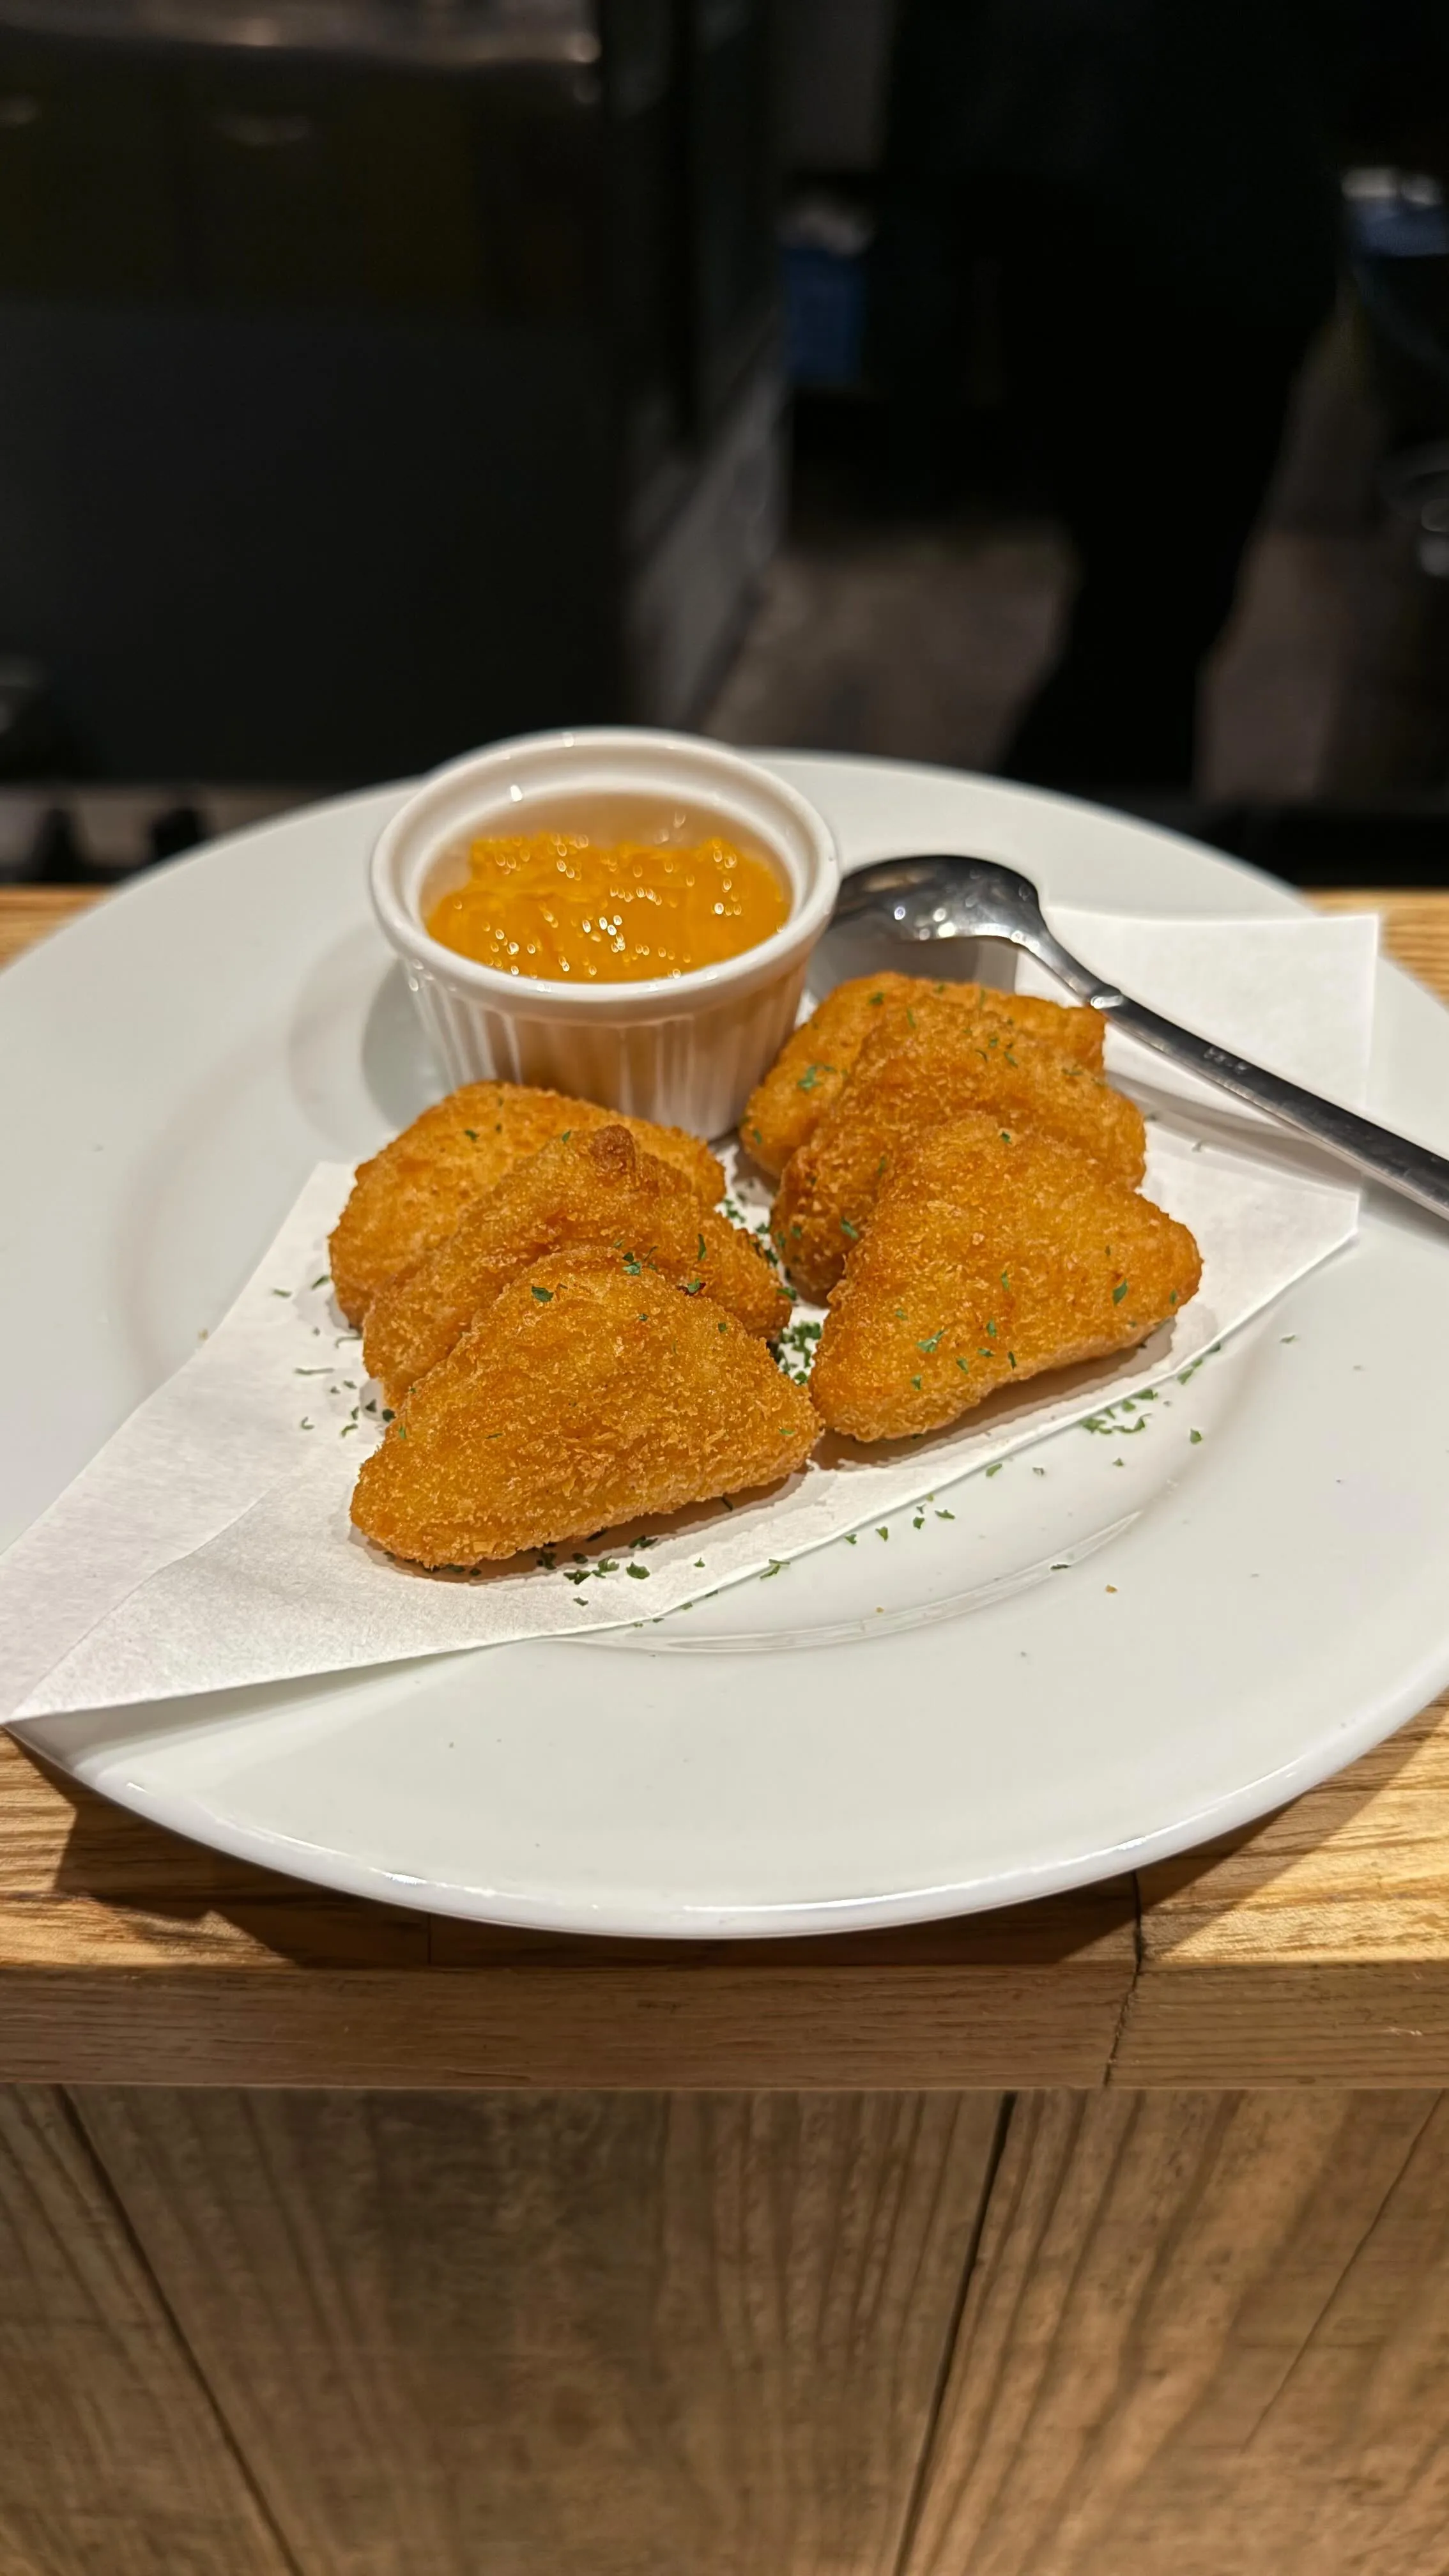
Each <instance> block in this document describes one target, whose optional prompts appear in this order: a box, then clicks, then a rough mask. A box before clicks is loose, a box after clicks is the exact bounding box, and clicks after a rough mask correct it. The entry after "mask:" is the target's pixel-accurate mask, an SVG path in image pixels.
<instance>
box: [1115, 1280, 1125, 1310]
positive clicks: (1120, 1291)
mask: <svg viewBox="0 0 1449 2576" xmlns="http://www.w3.org/2000/svg"><path fill="white" fill-rule="evenodd" d="M1126 1294H1127V1282H1126V1280H1125V1279H1123V1280H1121V1281H1120V1282H1119V1283H1118V1285H1117V1286H1116V1287H1115V1288H1114V1289H1113V1291H1112V1303H1113V1305H1114V1306H1120V1305H1121V1303H1122V1300H1123V1298H1124V1297H1125V1296H1126Z"/></svg>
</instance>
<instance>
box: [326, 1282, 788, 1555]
mask: <svg viewBox="0 0 1449 2576" xmlns="http://www.w3.org/2000/svg"><path fill="white" fill-rule="evenodd" d="M819 1431H820V1425H819V1422H818V1421H817V1419H816V1415H815V1411H814V1407H813V1406H812V1404H811V1402H810V1398H809V1396H808V1395H807V1394H806V1393H805V1391H804V1389H803V1388H801V1387H798V1386H796V1385H794V1384H793V1383H792V1381H791V1380H790V1379H789V1378H787V1377H786V1376H784V1374H783V1373H782V1371H781V1370H779V1369H778V1368H777V1367H776V1366H775V1363H774V1361H773V1360H772V1358H771V1357H770V1353H769V1351H768V1349H767V1348H766V1346H765V1344H764V1343H763V1342H762V1341H760V1340H759V1339H758V1338H757V1337H756V1336H755V1335H754V1334H752V1333H747V1332H746V1331H745V1329H744V1326H743V1325H742V1324H741V1323H739V1321H738V1320H737V1318H736V1317H735V1316H733V1315H730V1314H727V1313H726V1311H725V1309H724V1308H723V1307H722V1306H717V1305H716V1304H715V1302H714V1300H713V1298H710V1297H704V1296H698V1297H686V1296H685V1295H684V1294H683V1293H682V1291H681V1290H680V1289H678V1288H674V1287H671V1286H670V1285H668V1283H667V1282H665V1281H664V1280H661V1279H659V1278H657V1277H652V1276H649V1275H647V1274H646V1275H645V1276H644V1277H642V1278H640V1277H636V1276H635V1275H634V1274H633V1272H632V1271H631V1269H630V1268H629V1266H628V1265H627V1264H626V1263H625V1262H624V1261H622V1260H620V1259H619V1258H617V1257H616V1256H610V1258H609V1259H608V1260H607V1262H602V1261H600V1259H599V1257H598V1256H597V1255H596V1254H593V1253H564V1254H554V1255H553V1256H552V1257H551V1258H550V1259H548V1260H546V1261H541V1262H538V1263H535V1264H534V1265H532V1266H531V1267H530V1268H529V1270H528V1271H527V1272H526V1273H525V1274H524V1276H523V1277H521V1278H519V1279H516V1280H515V1281H514V1282H513V1283H512V1285H511V1286H510V1287H508V1288H505V1289H504V1291H503V1294H502V1295H501V1296H500V1297H498V1298H497V1299H495V1301H494V1303H493V1304H492V1305H491V1306H490V1307H489V1309H488V1311H487V1313H486V1314H485V1315H484V1316H482V1317H481V1319H480V1320H479V1322H478V1323H476V1324H474V1325H472V1326H471V1327H470V1329H469V1330H468V1331H467V1332H466V1333H465V1334H464V1335H463V1337H462V1339H461V1341H459V1342H458V1343H457V1344H456V1345H455V1346H454V1348H453V1350H452V1351H451V1352H450V1353H449V1355H448V1357H447V1359H445V1360H444V1361H443V1362H442V1364H441V1366H440V1367H438V1368H435V1369H432V1370H430V1371H429V1373H428V1375H427V1376H426V1377H425V1378H423V1379H422V1380H421V1381H420V1382H419V1384H418V1385H417V1386H415V1387H414V1389H413V1391H412V1393H411V1394H410V1395H409V1396H408V1397H407V1398H406V1400H405V1401H404V1403H403V1404H402V1406H401V1407H400V1408H399V1411H398V1414H397V1419H396V1420H395V1421H394V1422H393V1424H392V1425H391V1427H390V1429H389V1431H388V1433H387V1436H386V1438H385V1439H384V1441H383V1443H382V1446H381V1448H379V1449H377V1450H375V1451H374V1453H373V1455H372V1456H371V1457H370V1458H368V1459H366V1460H365V1461H364V1463H363V1467H362V1471H361V1473H360V1475H359V1477H358V1479H357V1486H356V1490H355V1492H354V1494H353V1498H352V1518H353V1521H354V1522H355V1524H356V1526H357V1528H358V1529H360V1530H361V1531H363V1532H364V1534H365V1535H366V1536H367V1537H368V1538H370V1539H374V1540H375V1541H376V1542H377V1544H378V1545H379V1546H380V1547H385V1548H387V1549H388V1550H390V1552H391V1553H392V1554H393V1555H394V1556H399V1557H403V1558H406V1559H407V1560H408V1561H409V1562H410V1563H413V1564H416V1565H427V1566H440V1565H447V1566H476V1565H482V1564H485V1563H488V1562H491V1561H493V1560H496V1559H498V1558H500V1557H508V1556H513V1555H515V1554H516V1553H517V1552H518V1550H519V1549H521V1548H532V1547H543V1546H547V1545H550V1544H555V1543H557V1542H559V1541H561V1540H564V1539H582V1538H590V1537H592V1536H593V1535H594V1534H595V1533H596V1532H598V1531H600V1530H605V1529H609V1528H612V1527H614V1526H615V1525H616V1524H618V1523H619V1522H621V1521H625V1520H633V1519H634V1518H636V1517H637V1516H642V1515H643V1514H645V1513H650V1512H668V1511H674V1510H677V1509H678V1508H679V1507H680V1506H681V1505H683V1504H686V1503H700V1502H708V1501H711V1500H713V1499H714V1498H715V1497H716V1496H718V1495H720V1494H733V1493H737V1492H740V1491H741V1490H743V1489H745V1488H748V1487H752V1486H757V1485H773V1484H776V1483H777V1482H778V1481H779V1479H780V1478H781V1477H783V1476H787V1475H790V1474H791V1473H792V1472H793V1471H794V1470H795V1469H796V1468H797V1467H801V1466H803V1465H804V1463H805V1460H806V1459H807V1458H808V1456H809V1454H810V1452H811V1450H812V1449H813V1448H814V1446H815V1442H816V1440H817V1438H818V1437H819Z"/></svg>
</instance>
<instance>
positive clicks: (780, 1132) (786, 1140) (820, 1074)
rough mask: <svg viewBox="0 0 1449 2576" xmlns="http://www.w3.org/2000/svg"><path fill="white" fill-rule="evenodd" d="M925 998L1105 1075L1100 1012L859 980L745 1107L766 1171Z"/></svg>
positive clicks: (805, 1134)
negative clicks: (867, 1051) (879, 1036)
mask: <svg viewBox="0 0 1449 2576" xmlns="http://www.w3.org/2000/svg"><path fill="white" fill-rule="evenodd" d="M923 996H930V997H931V998H932V999H934V1000H939V1001H943V1002H947V1003H949V1004H950V1006H951V1007H952V1009H954V1010H958V1011H965V1012H966V1013H967V1014H968V1016H969V1017H970V1018H972V1019H975V1020H983V1019H986V1020H991V1021H993V1022H995V1024H996V1025H997V1027H998V1028H999V1029H1010V1030H1012V1031H1013V1032H1015V1031H1020V1033H1021V1034H1022V1035H1023V1036H1025V1037H1032V1038H1035V1039H1036V1041H1037V1043H1038V1044H1039V1045H1041V1046H1047V1047H1050V1048H1051V1049H1052V1051H1053V1053H1054V1054H1056V1055H1060V1056H1064V1057H1065V1058H1066V1060H1067V1062H1068V1063H1069V1064H1084V1065H1087V1066H1088V1067H1089V1068H1090V1069H1091V1070H1092V1071H1093V1072H1097V1071H1099V1070H1100V1068H1101V1063H1102V1040H1103V1037H1104V1035H1105V1032H1106V1026H1107V1023H1106V1021H1105V1020H1104V1019H1103V1017H1102V1014H1101V1012H1100V1011H1089V1010H1081V1009H1079V1008H1078V1007H1077V1006H1076V1004H1074V1003H1062V1002H1041V1001H1038V1000H1036V998H1035V997H1034V996H1033V995H1032V994H1030V993H999V992H997V991H995V990H994V988H993V987H992V986H991V985H990V984H943V983H939V982H937V981H935V980H934V979H933V978H932V977H930V976H926V975H860V976H857V977H856V978H855V980H854V981H853V982H852V983H849V984H837V985H836V987H835V990H834V992H833V993H827V994H826V996H825V999H824V1001H823V1002H822V1003H821V1005H820V1008H819V1009H818V1010H817V1011H813V1012H812V1013H811V1015H810V1017H809V1019H808V1020H806V1021H804V1022H803V1023H802V1025H801V1026H800V1027H799V1028H798V1029H797V1030H796V1031H795V1034H794V1036H793V1037H792V1038H789V1039H787V1041H786V1043H785V1045H784V1047H783V1048H782V1049H781V1051H780V1053H779V1055H778V1056H777V1057H776V1058H775V1061H774V1063H773V1064H772V1066H771V1067H770V1070H769V1072H768V1073H767V1074H766V1076H765V1079H764V1081H763V1082H762V1083H760V1084H759V1086H758V1088H757V1089H756V1090H754V1091H752V1092H751V1094H750V1097H749V1099H748V1100H747V1102H746V1103H745V1114H744V1116H743V1118H742V1119H741V1120H740V1142H741V1144H742V1145H743V1146H744V1147H745V1148H746V1150H747V1152H748V1153H750V1154H751V1155H752V1156H753V1157H754V1160H755V1161H756V1162H757V1163H758V1164H759V1165H760V1166H761V1169H762V1170H764V1171H766V1172H769V1173H770V1174H771V1175H772V1176H773V1177H774V1178H776V1179H778V1178H779V1175H780V1174H781V1172H783V1170H784V1168H785V1165H786V1164H787V1163H788V1161H789V1160H790V1157H791V1155H792V1154H794V1153H798V1151H799V1149H800V1147H801V1146H802V1145H803V1144H805V1143H806V1142H807V1141H808V1139H809V1138H810V1137H811V1136H813V1134H814V1132H815V1130H816V1128H817V1127H818V1126H819V1124H820V1121H821V1119H822V1118H823V1117H824V1115H825V1112H826V1110H827V1109H829V1108H830V1107H831V1106H832V1105H833V1103H834V1102H835V1101H836V1100H838V1099H839V1097H840V1094H841V1092H842V1091H843V1089H844V1088H845V1083H846V1079H847V1076H848V1075H849V1074H850V1072H851V1069H852V1067H853V1066H854V1064H855V1060H856V1058H857V1056H858V1055H859V1053H860V1050H861V1048H862V1047H863V1046H864V1044H865V1042H866V1040H867V1038H872V1037H874V1036H875V1034H876V1032H877V1031H878V1030H879V1029H880V1028H881V1027H882V1026H883V1025H885V1024H889V1025H891V1026H892V1027H895V1028H897V1029H898V1028H899V1027H900V1026H901V1025H902V1022H903V1015H904V1013H905V1012H906V1011H908V1010H909V1009H910V1008H911V1006H912V1005H913V1004H914V1003H916V1002H918V1001H920V1000H921V998H922V997H923Z"/></svg>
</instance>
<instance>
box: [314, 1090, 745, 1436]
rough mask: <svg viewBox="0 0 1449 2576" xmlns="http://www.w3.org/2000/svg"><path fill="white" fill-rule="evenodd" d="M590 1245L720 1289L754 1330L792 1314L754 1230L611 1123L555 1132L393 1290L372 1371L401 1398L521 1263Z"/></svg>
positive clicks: (377, 1334) (370, 1326) (372, 1312)
mask: <svg viewBox="0 0 1449 2576" xmlns="http://www.w3.org/2000/svg"><path fill="white" fill-rule="evenodd" d="M589 1244H592V1245H593V1246H595V1247H596V1248H597V1249H598V1250H599V1251H600V1252H601V1253H605V1254H607V1253H609V1252H613V1253H616V1254H617V1255H619V1257H620V1258H621V1259H626V1260H627V1261H629V1262H632V1263H634V1264H635V1265H636V1266H637V1267H638V1269H639V1270H640V1272H641V1273H645V1274H647V1273H651V1272H652V1273H655V1274H657V1275H658V1276H660V1277H661V1278H664V1279H667V1280H670V1281H671V1282H672V1283H673V1284H674V1286H676V1287H678V1288H683V1289H684V1291H685V1293H686V1294H687V1295H690V1296H697V1295H699V1294H700V1293H701V1292H702V1293H703V1294H704V1295H705V1296H706V1297H712V1298H713V1299H714V1301H715V1303H716V1304H717V1305H720V1306H723V1307H725V1308H726V1309H727V1310H728V1312H729V1313H730V1314H732V1315H734V1316H736V1317H737V1318H738V1320H739V1321H740V1322H741V1323H742V1324H743V1325H744V1327H745V1330H746V1331H747V1332H750V1333H760V1334H763V1335H765V1336H766V1337H771V1336H773V1335H774V1334H776V1333H779V1332H782V1331H783V1329H784V1327H785V1325H786V1324H787V1323H788V1322H789V1320H790V1299H789V1297H788V1295H787V1294H786V1292H785V1290H784V1289H783V1288H782V1287H781V1286H780V1284H779V1281H778V1279H777V1278H776V1276H775V1273H774V1272H773V1271H772V1269H771V1267H770V1264H769V1262H768V1261H767V1259H766V1258H765V1255H764V1254H763V1253H762V1252H761V1250H760V1248H759V1246H758V1245H757V1243H756V1242H755V1240H754V1238H753V1236H752V1235H749V1234H747V1233H745V1231H744V1230H743V1228H742V1227H739V1226H733V1225H731V1224H729V1223H728V1221H727V1220H726V1219H725V1218H724V1217H722V1216H717V1215H716V1214H715V1212H714V1210H713V1209H712V1208H705V1207H702V1206H701V1205H700V1202H699V1200H698V1198H697V1197H696V1196H695V1193H694V1191H693V1190H692V1189H691V1188H690V1185H689V1183H688V1181H686V1180H685V1178H684V1177H683V1175H682V1173H680V1172H677V1171H673V1170H671V1168H670V1166H669V1165H668V1164H667V1163H661V1162H660V1161H659V1159H658V1157H657V1156H656V1155H654V1154H646V1153H644V1152H642V1151H641V1149H640V1147H639V1146H638V1145H636V1143H635V1141H634V1139H633V1137H632V1136H631V1135H630V1134H629V1131H628V1129H627V1128H625V1127H620V1126H614V1127H600V1128H597V1129H596V1130H595V1131H594V1132H593V1133H592V1134H590V1135H586V1136H578V1135H574V1136H570V1137H567V1138H565V1137H555V1138H554V1140H553V1142H552V1143H551V1144H548V1145H545V1146H544V1147H543V1149H542V1151H541V1152H540V1153H537V1154H530V1156H529V1157H528V1160H527V1161H526V1162H523V1163H515V1164H514V1166H513V1168H512V1170H511V1171H508V1172H505V1173H504V1175H503V1178H502V1180H501V1181H499V1182H498V1183H497V1185H496V1187H495V1188H493V1189H491V1190H489V1191H488V1193H487V1194H486V1196H485V1197H483V1198H481V1199H475V1200H474V1202H473V1204H472V1206H471V1207H470V1208H469V1209H468V1210H467V1212H466V1214H465V1215H464V1217H463V1220H462V1223H461V1224H460V1225H459V1226H458V1227H457V1229H456V1231H455V1232H454V1233H452V1234H450V1235H449V1236H448V1237H447V1239H446V1241H445V1242H443V1243H439V1244H435V1245H434V1247H433V1250H432V1251H431V1252H427V1253H424V1255H423V1258H422V1260H421V1261H419V1262H417V1263H415V1265H414V1266H413V1268H412V1269H411V1270H405V1271H404V1272H403V1274H402V1277H401V1278H400V1279H395V1280H394V1281H393V1282H392V1284H391V1286H390V1287H387V1288H384V1289H383V1291H382V1293H381V1295H380V1296H379V1297H377V1298H375V1299H374V1301H373V1303H372V1305H371V1306H369V1308H368V1310H367V1324H366V1327H365V1330H364V1333H363V1341H362V1356H363V1361H364V1364H365V1366H366V1368H367V1371H368V1374H369V1376H371V1377H376V1378H380V1379H381V1380H382V1383H383V1386H384V1388H385V1389H386V1392H387V1400H388V1402H389V1404H396V1403H397V1402H398V1401H399V1399H400V1397H401V1396H402V1395H404V1394H405V1393H406V1391H407V1389H408V1388H409V1387H410V1386H411V1385H412V1384H413V1383H414V1381H415V1380H416V1379H418V1378H420V1377H422V1376H423V1375H424V1374H425V1372H426V1371H427V1370H428V1369H430V1368H436V1367H437V1365H438V1362H439V1361H440V1360H445V1359H446V1358H447V1356H448V1353H449V1351H450V1350H451V1349H452V1347H453V1344H454V1343H455V1342H456V1341H457V1339H458V1336H459V1334H460V1333H462V1332H464V1331H466V1329H467V1327H468V1326H469V1325H470V1324H472V1323H476V1322H477V1319H478V1317H479V1316H480V1315H481V1314H482V1313H483V1312H484V1310H485V1308H486V1307H488V1306H491V1305H492V1303H493V1300H494V1298H495V1297H497V1296H498V1295H500V1294H501V1292H502V1290H503V1289H505V1288H506V1287H507V1285H508V1283H509V1281H510V1279H514V1278H516V1277H517V1275H518V1273H519V1271H520V1270H524V1269H526V1268H527V1267H528V1264H529V1263H530V1262H533V1261H538V1260H541V1259H542V1258H543V1256H544V1255H545V1254H546V1253H549V1252H561V1251H565V1250H569V1249H571V1248H574V1247H577V1246H580V1245H589Z"/></svg>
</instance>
